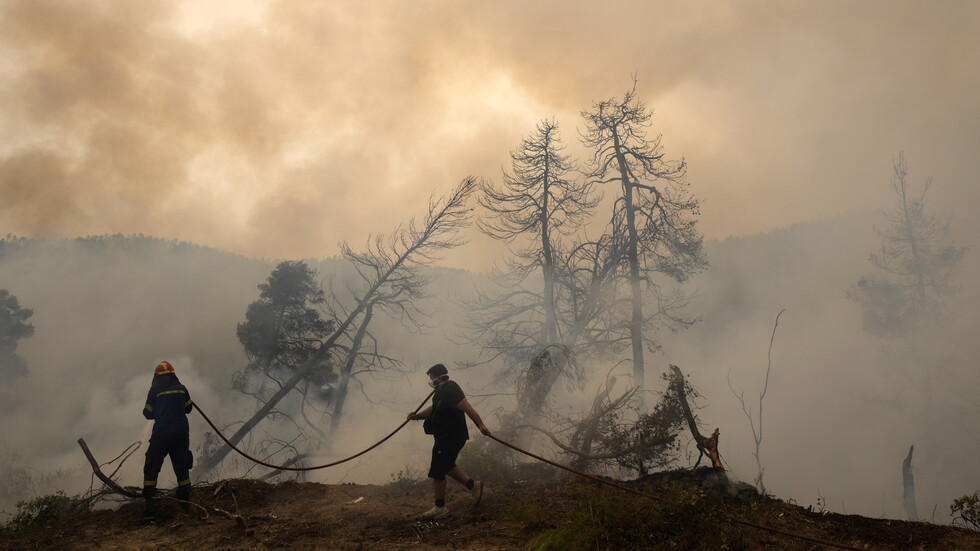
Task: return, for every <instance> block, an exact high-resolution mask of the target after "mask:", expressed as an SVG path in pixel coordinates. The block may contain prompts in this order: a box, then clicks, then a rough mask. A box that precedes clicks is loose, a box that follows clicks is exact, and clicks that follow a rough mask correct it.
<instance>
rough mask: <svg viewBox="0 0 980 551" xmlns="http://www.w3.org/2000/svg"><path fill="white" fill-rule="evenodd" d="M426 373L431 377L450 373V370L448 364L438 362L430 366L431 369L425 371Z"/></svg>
mask: <svg viewBox="0 0 980 551" xmlns="http://www.w3.org/2000/svg"><path fill="white" fill-rule="evenodd" d="M425 374H426V375H428V376H429V377H443V376H445V375H449V370H448V369H446V366H444V365H442V364H436V365H434V366H432V367H430V368H429V370H428V371H426V372H425Z"/></svg>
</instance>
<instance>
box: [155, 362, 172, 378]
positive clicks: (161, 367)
mask: <svg viewBox="0 0 980 551" xmlns="http://www.w3.org/2000/svg"><path fill="white" fill-rule="evenodd" d="M173 372H174V366H172V365H170V362H167V361H163V362H160V363H158V364H157V368H156V369H154V370H153V376H154V377H155V376H157V375H166V374H167V373H173Z"/></svg>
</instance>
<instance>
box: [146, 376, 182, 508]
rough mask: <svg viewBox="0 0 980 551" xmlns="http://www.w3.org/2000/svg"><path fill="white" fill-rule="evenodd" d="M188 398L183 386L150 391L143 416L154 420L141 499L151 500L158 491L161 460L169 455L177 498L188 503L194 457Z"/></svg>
mask: <svg viewBox="0 0 980 551" xmlns="http://www.w3.org/2000/svg"><path fill="white" fill-rule="evenodd" d="M192 403H193V402H191V396H190V394H189V393H188V392H187V388H186V387H185V386H184V385H182V384H179V383H178V384H175V385H171V386H161V387H157V388H151V389H150V393H149V395H147V397H146V406H144V407H143V415H144V416H145V417H146V418H147V419H152V420H153V433H152V434H151V435H150V447H149V449H147V450H146V462H145V463H144V464H143V496H144V497H145V498H147V499H148V500H149V499H152V498H153V495H154V494H156V490H157V475H159V474H160V468H161V467H162V466H163V460H164V458H165V457H167V455H170V462H171V464H173V468H174V474H175V475H177V499H183V500H187V499H188V498H190V494H191V476H190V470H191V467H193V463H194V458H193V455H192V454H191V450H190V428H189V427H188V425H187V414H188V413H190V412H191V404H192Z"/></svg>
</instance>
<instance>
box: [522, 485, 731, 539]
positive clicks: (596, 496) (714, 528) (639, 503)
mask: <svg viewBox="0 0 980 551" xmlns="http://www.w3.org/2000/svg"><path fill="white" fill-rule="evenodd" d="M577 499H578V502H579V506H578V508H577V509H575V510H573V511H572V512H571V513H569V515H568V517H567V518H566V519H565V523H564V524H562V526H560V527H558V528H555V529H553V530H547V531H545V532H543V533H542V534H540V535H539V536H538V537H537V538H535V540H534V541H532V542H531V549H534V550H538V551H558V550H562V551H564V550H569V551H572V550H574V551H586V550H588V551H592V550H596V551H598V550H607V549H649V550H660V549H664V550H666V549H691V550H696V549H733V548H734V547H733V546H732V545H731V544H730V543H729V542H727V540H726V535H725V534H724V533H723V531H722V530H721V528H722V526H721V522H720V520H719V519H718V518H717V517H716V516H714V515H713V514H712V511H711V509H710V507H709V505H708V504H707V503H706V500H705V497H704V495H703V494H702V493H700V492H689V491H687V490H672V491H671V492H670V494H669V495H668V497H667V498H666V500H665V501H664V502H655V501H653V500H651V499H648V498H645V497H640V496H635V495H632V494H626V493H621V492H617V491H615V490H609V489H607V488H595V487H591V488H585V489H583V490H580V491H579V492H578V498H577Z"/></svg>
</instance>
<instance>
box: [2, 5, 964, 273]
mask: <svg viewBox="0 0 980 551" xmlns="http://www.w3.org/2000/svg"><path fill="white" fill-rule="evenodd" d="M978 20H980V5H978V4H976V3H974V2H956V1H942V2H928V3H925V2H913V1H901V2H884V1H869V2H860V3H854V2H843V1H832V2H775V1H773V2H755V1H740V2H731V3H717V2H701V1H696V2H684V3H676V2H645V1H644V2H641V1H614V2H608V3H604V4H602V5H599V4H596V3H593V2H554V1H547V2H534V3H526V2H510V1H504V2H492V3H487V2H450V1H441V2H440V1H419V2H347V1H340V2H329V3H320V2H293V1H286V0H267V1H258V0H257V1H254V2H231V1H228V2H218V1H211V2H186V3H182V2H176V1H169V2H168V1H158V2H129V1H123V0H99V1H94V0H92V1H85V0H78V1H73V2H56V1H49V0H30V1H27V0H7V1H3V2H0V47H2V49H0V51H2V52H3V53H2V54H0V131H2V134H0V233H13V234H17V235H23V236H29V237H73V236H79V235H93V234H102V233H116V232H121V233H125V234H131V233H145V234H149V235H156V236H160V237H165V238H175V239H183V240H189V241H193V242H197V243H202V244H205V245H208V246H213V247H220V248H223V249H226V250H230V251H233V252H236V253H240V254H245V255H250V256H255V257H262V258H284V257H324V256H329V255H333V254H336V252H337V243H338V242H339V241H341V240H348V241H351V242H353V243H361V242H363V241H364V240H365V239H366V238H367V236H368V235H369V234H371V233H377V232H386V231H389V230H391V229H392V227H393V226H394V225H396V224H397V223H399V222H403V221H405V220H407V219H408V218H409V217H411V216H416V215H419V214H421V213H422V212H423V211H424V208H425V205H426V201H427V199H428V197H429V195H430V194H432V193H436V194H439V193H442V192H445V191H447V190H449V189H450V188H451V187H452V186H453V185H454V184H455V183H457V182H458V181H459V180H460V179H462V178H463V177H465V176H467V175H475V176H479V177H485V178H490V179H495V180H499V179H500V172H501V168H502V167H506V166H507V164H508V163H509V159H510V158H509V152H510V151H511V150H512V149H514V148H515V147H516V146H517V145H518V144H519V143H520V140H521V138H522V137H523V136H526V135H528V134H530V133H531V132H532V131H533V129H534V125H535V123H536V122H537V121H539V120H541V119H544V118H554V119H556V121H557V122H558V123H559V124H560V126H561V130H562V136H563V138H564V140H565V142H566V143H567V144H569V146H570V147H569V152H570V153H572V154H573V155H580V154H583V153H584V152H581V151H579V149H578V146H577V143H578V131H577V129H578V128H580V127H581V126H582V124H581V117H580V112H581V111H582V110H585V109H589V107H590V106H591V105H592V103H593V102H594V101H599V100H602V99H606V98H609V97H614V96H621V95H622V93H623V92H624V91H626V90H628V89H630V87H631V86H632V79H633V76H634V75H635V77H636V79H637V95H638V97H639V98H640V99H642V101H644V102H645V103H646V105H647V106H648V107H649V108H651V109H652V110H653V111H654V116H653V119H652V127H651V132H652V133H654V134H662V136H663V145H664V149H665V153H666V154H667V156H669V157H671V158H677V159H679V158H684V159H686V160H687V162H688V166H689V181H690V182H691V184H692V192H693V193H694V195H695V196H697V197H698V198H700V199H703V201H704V206H703V209H702V217H701V222H700V228H701V231H702V232H703V233H704V234H705V236H706V237H709V238H723V237H726V236H728V235H742V234H751V233H756V232H762V231H768V230H770V229H772V228H775V227H781V226H786V225H789V224H792V223H794V222H797V221H801V220H810V219H819V218H823V217H827V216H832V215H835V214H838V213H841V212H847V211H853V210H866V209H884V208H887V207H889V201H890V199H889V198H890V190H889V188H888V182H889V177H890V174H891V163H892V159H893V157H894V156H895V155H896V154H897V152H898V151H903V150H904V151H905V154H906V158H907V160H908V162H909V167H910V178H911V180H912V181H913V182H914V183H922V182H925V181H926V180H927V179H928V178H930V177H931V178H932V179H933V182H934V191H933V192H931V193H932V197H933V200H934V201H935V204H936V206H937V207H938V208H940V209H943V210H946V211H949V212H951V213H952V214H954V216H955V220H956V224H954V231H957V232H959V233H960V234H961V235H962V234H965V233H966V232H967V231H970V230H971V228H976V222H977V217H976V216H975V215H973V214H972V213H971V212H969V211H968V210H967V209H957V208H956V205H959V204H964V202H966V203H965V204H975V203H976V201H977V200H980V192H978V186H977V185H976V184H975V175H976V174H977V173H978V172H980V166H978V165H980V158H978V157H977V156H976V154H975V152H976V151H977V150H978V149H980V102H978V101H976V97H977V90H978V89H980V70H978V68H977V63H976V60H977V59H978V58H980V37H978V36H980V35H978V33H976V32H975V31H976V22H977V21H978ZM472 239H473V241H474V245H475V246H472V247H469V248H467V249H465V250H461V251H460V252H458V253H455V254H456V256H454V257H453V258H452V259H451V260H450V263H454V264H457V265H469V266H471V267H474V268H481V267H483V266H482V265H481V264H480V263H481V262H484V260H483V258H484V257H485V255H482V254H481V253H480V252H479V249H480V248H481V247H480V246H481V244H484V245H486V241H485V240H481V239H482V238H480V237H478V236H473V237H472ZM477 259H480V260H477Z"/></svg>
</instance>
